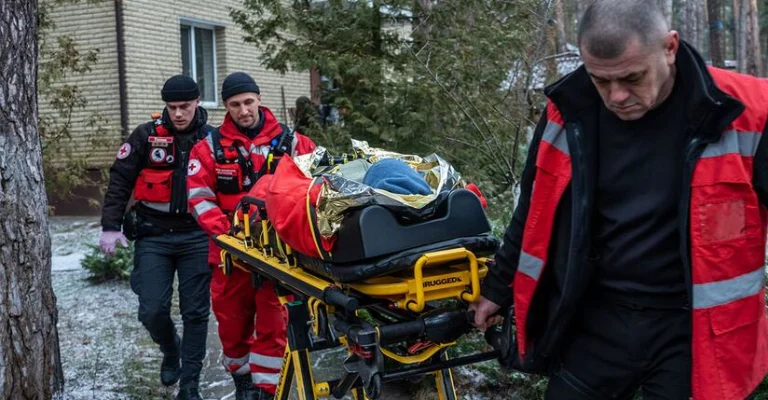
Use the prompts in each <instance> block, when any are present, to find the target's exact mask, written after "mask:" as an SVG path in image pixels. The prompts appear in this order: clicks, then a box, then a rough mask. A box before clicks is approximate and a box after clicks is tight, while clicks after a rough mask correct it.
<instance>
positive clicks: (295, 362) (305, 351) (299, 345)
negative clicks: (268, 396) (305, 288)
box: [275, 301, 317, 400]
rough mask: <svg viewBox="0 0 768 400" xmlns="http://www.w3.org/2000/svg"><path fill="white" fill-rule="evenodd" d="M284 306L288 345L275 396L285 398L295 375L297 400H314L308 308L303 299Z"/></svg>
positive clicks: (315, 397) (282, 399)
mask: <svg viewBox="0 0 768 400" xmlns="http://www.w3.org/2000/svg"><path fill="white" fill-rule="evenodd" d="M285 308H286V309H287V310H288V345H287V347H286V356H285V364H284V366H283V371H282V374H281V376H280V382H279V384H278V388H277V391H276V392H275V397H276V398H278V399H280V400H287V399H288V395H289V394H290V388H291V383H292V381H293V377H295V378H296V389H297V391H298V395H299V400H316V399H317V395H316V393H315V380H314V378H313V376H312V367H311V365H310V360H309V351H310V349H311V347H312V343H311V342H310V339H309V325H308V323H309V321H310V319H309V309H308V308H307V304H306V303H305V302H303V301H293V302H290V303H286V304H285Z"/></svg>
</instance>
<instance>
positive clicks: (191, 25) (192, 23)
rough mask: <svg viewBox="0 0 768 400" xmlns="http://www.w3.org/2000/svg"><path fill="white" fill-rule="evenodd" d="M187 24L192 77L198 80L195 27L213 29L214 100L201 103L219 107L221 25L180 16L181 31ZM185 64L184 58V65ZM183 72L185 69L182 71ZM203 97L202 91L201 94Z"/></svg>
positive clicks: (206, 105) (204, 105) (205, 105)
mask: <svg viewBox="0 0 768 400" xmlns="http://www.w3.org/2000/svg"><path fill="white" fill-rule="evenodd" d="M182 25H184V26H187V27H189V28H190V31H189V43H187V46H188V48H189V64H190V67H191V68H192V77H191V78H192V79H194V80H195V82H197V63H196V62H195V60H196V59H197V53H196V48H195V47H196V46H195V31H194V28H200V29H207V30H209V31H211V33H212V35H211V37H212V40H213V101H202V102H201V104H202V106H203V107H209V108H213V107H218V105H219V91H218V85H219V76H218V69H219V63H218V60H216V28H220V27H221V26H219V25H215V24H212V23H210V22H204V21H200V20H196V19H190V18H179V32H181V26H182ZM179 42H181V33H179ZM183 64H184V62H183V60H182V65H183ZM181 72H182V74H183V73H184V71H181ZM200 96H201V97H202V93H201V94H200Z"/></svg>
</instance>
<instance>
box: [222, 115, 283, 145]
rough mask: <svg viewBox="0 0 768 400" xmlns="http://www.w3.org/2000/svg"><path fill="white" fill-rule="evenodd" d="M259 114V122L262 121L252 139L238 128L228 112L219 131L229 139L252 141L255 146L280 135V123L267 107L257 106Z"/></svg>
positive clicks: (267, 142)
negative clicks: (257, 132) (258, 130)
mask: <svg viewBox="0 0 768 400" xmlns="http://www.w3.org/2000/svg"><path fill="white" fill-rule="evenodd" d="M259 115H260V116H261V118H260V120H261V121H260V122H259V124H262V123H263V125H262V127H261V131H260V132H259V134H258V135H256V137H255V138H253V139H250V138H249V137H248V136H246V135H245V134H244V133H243V132H242V131H241V130H240V129H239V128H238V126H237V125H236V124H235V122H234V121H233V120H232V117H230V116H229V113H227V115H225V116H224V122H223V123H222V124H221V127H220V128H219V132H221V136H223V137H225V138H227V139H230V140H234V141H239V142H242V143H253V144H254V145H256V146H264V145H267V144H269V142H271V141H272V139H274V138H275V137H277V136H278V135H280V133H281V132H282V131H283V130H282V128H280V123H279V122H278V121H277V118H275V115H274V114H272V111H270V110H269V109H268V108H266V107H259Z"/></svg>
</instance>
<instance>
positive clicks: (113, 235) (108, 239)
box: [99, 231, 128, 256]
mask: <svg viewBox="0 0 768 400" xmlns="http://www.w3.org/2000/svg"><path fill="white" fill-rule="evenodd" d="M117 242H120V244H121V245H122V246H123V247H128V239H126V238H125V235H123V233H122V232H117V231H104V232H101V238H99V248H100V249H101V252H102V253H104V254H106V255H108V256H113V255H115V251H116V250H117V249H116V247H117Z"/></svg>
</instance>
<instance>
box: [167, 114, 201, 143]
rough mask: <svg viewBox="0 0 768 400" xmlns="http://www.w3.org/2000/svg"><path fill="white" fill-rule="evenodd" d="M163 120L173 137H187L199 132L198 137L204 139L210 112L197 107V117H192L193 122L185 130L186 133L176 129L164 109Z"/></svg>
mask: <svg viewBox="0 0 768 400" xmlns="http://www.w3.org/2000/svg"><path fill="white" fill-rule="evenodd" d="M161 118H162V120H163V125H164V126H165V129H168V132H171V134H172V135H186V134H188V133H191V132H197V133H198V136H199V137H201V138H202V137H203V136H205V134H206V133H207V132H203V129H202V128H204V127H205V125H206V124H207V123H208V111H206V110H205V108H203V107H197V109H196V110H195V116H194V117H192V122H191V123H190V124H189V127H187V129H185V130H184V132H178V131H177V130H176V127H174V126H173V122H171V116H170V115H168V109H167V108H163V116H162V117H161Z"/></svg>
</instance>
